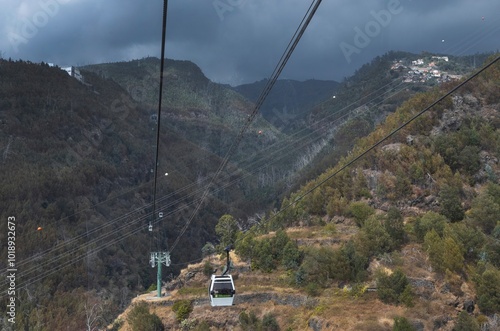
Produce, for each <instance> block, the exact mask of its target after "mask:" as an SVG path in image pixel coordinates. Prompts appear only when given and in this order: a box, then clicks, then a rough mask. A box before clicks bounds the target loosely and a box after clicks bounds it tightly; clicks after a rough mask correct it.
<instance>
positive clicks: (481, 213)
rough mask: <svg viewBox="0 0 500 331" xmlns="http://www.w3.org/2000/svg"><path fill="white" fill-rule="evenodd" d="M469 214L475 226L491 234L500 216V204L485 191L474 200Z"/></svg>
mask: <svg viewBox="0 0 500 331" xmlns="http://www.w3.org/2000/svg"><path fill="white" fill-rule="evenodd" d="M468 216H469V218H470V220H471V222H472V223H473V224H474V225H475V226H478V227H480V228H481V229H482V230H483V231H484V232H485V233H486V234H490V233H491V232H492V231H493V229H494V228H495V226H496V224H497V222H498V220H499V218H500V205H499V204H497V203H496V202H495V199H494V198H493V197H492V196H491V195H489V194H487V193H485V192H483V193H481V194H480V195H479V196H478V197H476V198H475V199H474V200H472V208H471V209H470V211H469V213H468Z"/></svg>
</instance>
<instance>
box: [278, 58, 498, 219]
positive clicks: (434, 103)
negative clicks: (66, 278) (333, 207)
mask: <svg viewBox="0 0 500 331" xmlns="http://www.w3.org/2000/svg"><path fill="white" fill-rule="evenodd" d="M498 60H500V56H498V57H497V58H496V59H494V60H493V61H491V62H490V63H488V64H487V65H485V66H484V67H483V68H481V69H480V70H479V71H477V72H476V73H474V74H473V75H471V76H470V77H469V78H467V79H466V80H464V81H463V82H461V83H460V84H458V85H457V86H455V87H454V88H452V89H451V90H449V91H448V92H446V93H445V94H444V95H442V96H441V97H439V98H438V99H437V100H436V101H434V102H433V103H432V104H431V105H429V106H427V107H426V108H425V109H423V110H422V111H420V112H418V113H417V114H416V115H414V116H413V117H411V118H410V119H409V120H407V121H406V122H404V123H403V124H401V125H400V126H399V127H397V128H396V129H394V130H393V131H392V132H390V133H389V134H388V135H387V136H385V137H383V138H381V139H380V140H379V141H377V142H376V143H375V144H373V145H372V146H370V147H369V148H367V149H366V150H364V151H363V152H361V153H360V154H359V155H358V156H356V157H354V158H353V159H352V160H351V161H349V162H347V163H346V164H345V165H343V166H342V167H340V168H339V169H338V170H336V171H334V172H333V173H332V174H331V175H329V176H327V177H326V178H325V179H323V180H322V181H320V182H319V183H318V184H316V185H314V186H313V187H312V188H311V189H309V190H307V191H306V192H305V193H303V194H302V195H300V196H298V197H296V198H295V199H294V200H293V201H292V202H290V203H289V204H288V205H286V206H285V207H283V208H282V209H280V210H279V211H278V212H277V213H276V214H274V215H273V216H272V217H271V218H269V220H272V219H274V218H275V217H276V216H278V215H279V214H280V213H281V212H283V211H285V210H287V209H288V208H290V207H291V206H292V205H294V204H295V203H297V202H298V201H300V200H302V199H303V198H304V197H305V196H306V195H308V194H310V193H312V192H313V191H314V190H316V189H317V188H318V187H320V186H321V185H323V184H324V183H326V182H327V181H329V180H330V179H332V178H333V177H334V176H336V175H337V174H339V173H340V172H342V171H343V170H345V169H346V168H348V167H350V166H351V165H352V164H354V163H355V162H357V161H358V160H360V159H361V158H363V157H364V156H365V155H366V154H368V153H369V152H371V151H372V150H374V149H375V148H377V147H378V146H379V145H380V144H382V143H383V142H384V141H386V140H387V139H389V138H391V137H392V136H393V135H395V134H396V133H397V132H399V131H400V130H401V129H403V128H404V127H406V126H407V125H408V124H410V123H411V122H413V121H414V120H415V119H417V118H419V117H420V116H422V115H423V114H424V113H426V112H427V111H428V110H429V109H431V108H432V107H434V106H435V105H437V104H438V103H440V102H441V101H443V100H444V99H445V98H446V97H448V96H450V95H451V94H453V93H454V92H456V91H457V90H458V89H459V88H461V87H462V86H464V85H465V84H467V83H468V82H469V81H471V80H472V79H474V78H475V77H477V76H478V75H479V74H481V73H482V72H484V71H485V70H486V69H488V68H489V67H491V66H492V65H493V64H495V63H496V62H497V61H498Z"/></svg>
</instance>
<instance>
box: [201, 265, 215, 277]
mask: <svg viewBox="0 0 500 331" xmlns="http://www.w3.org/2000/svg"><path fill="white" fill-rule="evenodd" d="M213 272H214V266H213V265H212V263H210V261H205V263H204V264H203V274H204V275H205V276H208V277H210V275H212V273H213Z"/></svg>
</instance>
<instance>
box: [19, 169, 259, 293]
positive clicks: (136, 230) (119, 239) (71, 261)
mask: <svg viewBox="0 0 500 331" xmlns="http://www.w3.org/2000/svg"><path fill="white" fill-rule="evenodd" d="M249 175H251V173H249V174H245V175H244V176H243V177H245V176H249ZM239 180H241V178H238V179H235V180H233V181H232V182H229V183H227V184H225V185H224V186H223V187H220V188H218V189H217V190H216V191H215V192H217V191H219V190H222V189H224V188H226V187H229V186H232V185H233V184H234V183H235V182H237V181H239ZM199 201H201V199H196V200H194V201H192V202H190V203H188V204H186V207H189V206H190V205H194V204H195V203H197V202H199ZM181 209H184V208H178V209H176V210H174V211H172V212H170V213H168V214H167V215H166V216H170V215H173V214H175V213H176V212H179V211H180V210H181ZM149 216H150V215H145V216H144V217H143V219H147V218H148V217H149ZM140 221H142V219H138V220H133V221H132V222H129V223H127V224H125V225H124V226H123V227H122V228H121V229H118V230H116V231H115V232H118V231H123V230H124V228H125V227H130V226H132V225H134V224H135V223H136V222H139V223H140ZM140 231H141V229H140V228H139V229H137V228H134V229H133V230H132V232H128V233H126V234H125V235H124V236H121V237H119V238H116V239H113V240H111V241H106V242H105V244H104V245H100V246H97V247H92V248H91V249H90V248H89V247H83V248H86V249H89V251H88V252H87V253H85V254H82V255H80V256H79V257H78V259H76V260H75V259H72V260H70V261H66V262H64V263H63V264H59V265H58V267H57V269H55V270H53V268H52V267H51V270H49V271H46V272H43V273H40V274H38V275H37V276H36V277H34V278H31V279H30V280H28V281H26V282H23V283H22V284H26V283H27V284H28V285H29V284H32V283H35V282H36V281H38V280H41V279H43V278H45V277H47V276H49V275H51V274H53V273H55V272H57V271H58V270H61V269H63V268H65V267H67V266H69V265H71V264H74V263H75V262H77V261H79V260H82V259H83V258H85V256H86V255H88V254H90V253H92V254H95V253H97V252H99V251H101V250H103V249H105V248H107V247H110V246H112V245H114V244H116V243H119V242H120V241H122V240H123V239H125V238H127V237H129V236H131V235H133V234H136V233H138V232H140ZM96 242H102V238H96V239H95V240H93V242H90V243H88V244H87V245H85V246H90V245H93V244H95V243H96ZM79 249H82V247H79ZM76 253H78V250H75V251H71V252H65V254H64V255H61V256H59V258H58V259H63V258H65V257H69V256H70V255H72V254H76ZM50 264H52V263H48V262H47V261H44V263H43V265H38V266H37V267H38V269H39V268H40V267H47V266H49V265H50ZM181 264H185V262H184V263H181ZM29 271H31V270H29ZM28 273H29V272H28ZM24 275H26V272H25V273H24Z"/></svg>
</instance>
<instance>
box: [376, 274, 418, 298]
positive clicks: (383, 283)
mask: <svg viewBox="0 0 500 331" xmlns="http://www.w3.org/2000/svg"><path fill="white" fill-rule="evenodd" d="M376 279H377V293H378V297H379V299H380V300H381V301H382V302H384V303H388V304H396V305H397V304H401V303H403V304H405V305H407V306H412V305H413V296H414V294H413V291H412V289H411V285H410V283H409V281H408V278H406V275H405V274H404V273H403V271H401V270H400V269H396V270H395V271H394V272H393V273H392V274H391V275H387V274H386V273H385V272H383V271H380V272H378V273H377V277H376Z"/></svg>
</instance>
